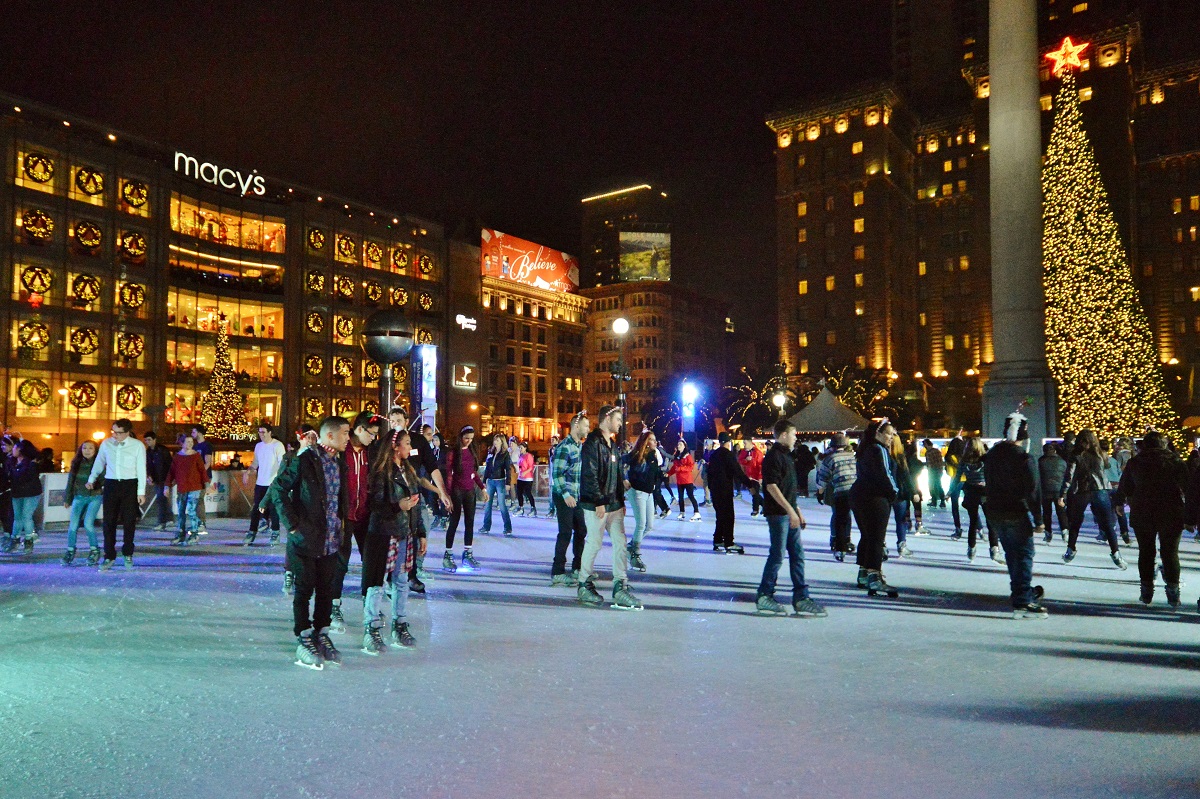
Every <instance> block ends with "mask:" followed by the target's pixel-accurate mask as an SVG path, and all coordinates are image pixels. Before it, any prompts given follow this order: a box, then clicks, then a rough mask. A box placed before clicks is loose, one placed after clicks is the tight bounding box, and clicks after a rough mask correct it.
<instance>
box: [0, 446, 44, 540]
mask: <svg viewBox="0 0 1200 799" xmlns="http://www.w3.org/2000/svg"><path fill="white" fill-rule="evenodd" d="M15 453H16V460H15V461H14V462H13V464H12V467H11V470H10V484H11V485H12V504H13V526H12V532H11V534H10V535H9V539H8V542H7V544H6V546H5V547H4V551H5V552H12V551H13V550H15V549H18V548H20V549H21V554H25V555H28V554H30V553H31V552H33V545H34V543H35V542H36V541H37V540H38V534H37V531H35V530H34V526H33V514H34V511H36V510H37V506H38V503H39V502H40V501H41V499H42V478H41V474H42V470H41V466H40V465H39V463H38V459H39V458H40V457H41V453H40V452H38V448H37V447H36V446H34V444H33V442H32V441H30V440H29V439H27V438H23V439H21V440H20V441H18V442H17V446H16V447H15Z"/></svg>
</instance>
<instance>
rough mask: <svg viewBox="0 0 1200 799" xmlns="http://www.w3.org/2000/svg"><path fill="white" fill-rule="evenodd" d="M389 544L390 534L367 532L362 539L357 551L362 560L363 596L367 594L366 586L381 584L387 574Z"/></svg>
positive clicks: (390, 542) (376, 586)
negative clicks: (360, 546) (371, 533)
mask: <svg viewBox="0 0 1200 799" xmlns="http://www.w3.org/2000/svg"><path fill="white" fill-rule="evenodd" d="M391 546H392V537H391V536H390V535H379V534H378V533H376V534H375V535H370V534H368V535H367V537H366V538H365V539H364V540H363V546H362V548H361V549H359V551H358V554H360V555H361V556H362V562H363V567H362V595H363V596H366V595H367V589H368V588H378V587H379V586H381V585H383V579H384V577H385V576H386V574H387V559H388V550H389V549H390V548H391ZM402 557H403V556H402Z"/></svg>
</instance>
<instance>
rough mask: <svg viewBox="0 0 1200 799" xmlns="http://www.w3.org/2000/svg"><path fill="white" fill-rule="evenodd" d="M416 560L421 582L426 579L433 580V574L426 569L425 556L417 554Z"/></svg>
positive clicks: (418, 577) (418, 576)
mask: <svg viewBox="0 0 1200 799" xmlns="http://www.w3.org/2000/svg"><path fill="white" fill-rule="evenodd" d="M414 560H415V561H416V564H415V565H416V567H417V579H418V580H420V581H421V582H425V581H426V580H432V579H433V575H432V574H430V573H429V572H427V571H425V556H424V555H417V556H416V558H414Z"/></svg>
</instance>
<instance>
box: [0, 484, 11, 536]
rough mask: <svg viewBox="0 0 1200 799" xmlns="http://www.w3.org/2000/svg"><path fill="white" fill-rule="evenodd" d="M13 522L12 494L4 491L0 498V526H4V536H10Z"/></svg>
mask: <svg viewBox="0 0 1200 799" xmlns="http://www.w3.org/2000/svg"><path fill="white" fill-rule="evenodd" d="M14 521H15V518H14V516H13V504H12V494H10V493H9V492H7V491H5V492H4V496H2V497H0V525H3V526H4V532H5V533H6V534H8V535H12V529H13V522H14Z"/></svg>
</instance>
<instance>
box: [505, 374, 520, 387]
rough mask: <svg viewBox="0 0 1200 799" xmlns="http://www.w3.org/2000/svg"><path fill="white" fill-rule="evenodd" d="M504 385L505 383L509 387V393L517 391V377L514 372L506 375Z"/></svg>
mask: <svg viewBox="0 0 1200 799" xmlns="http://www.w3.org/2000/svg"><path fill="white" fill-rule="evenodd" d="M504 383H505V385H506V386H507V387H508V390H509V391H516V388H517V376H516V375H514V374H513V373H512V372H509V373H508V374H506V375H505V376H504Z"/></svg>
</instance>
